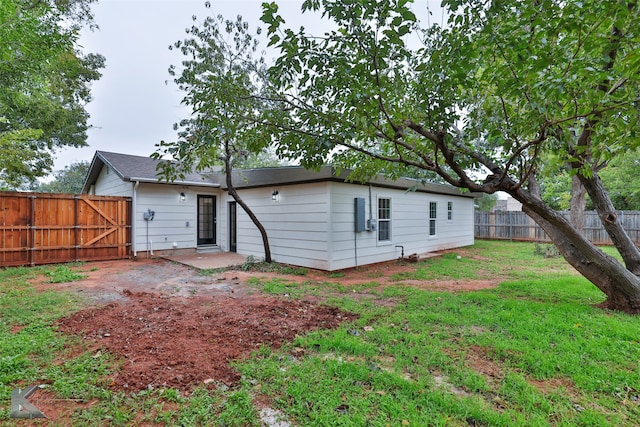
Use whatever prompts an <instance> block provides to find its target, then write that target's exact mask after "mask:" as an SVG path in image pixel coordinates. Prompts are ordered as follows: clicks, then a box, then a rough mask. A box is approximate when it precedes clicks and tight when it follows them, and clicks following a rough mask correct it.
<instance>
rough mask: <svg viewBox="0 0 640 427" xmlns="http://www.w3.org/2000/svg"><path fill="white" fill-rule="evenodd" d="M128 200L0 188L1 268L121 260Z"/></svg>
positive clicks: (127, 243)
mask: <svg viewBox="0 0 640 427" xmlns="http://www.w3.org/2000/svg"><path fill="white" fill-rule="evenodd" d="M130 247H131V198H130V197H110V196H89V195H74V194H50V193H18V192H0V266H2V267H7V266H17V265H38V264H52V263H60V262H69V261H97V260H108V259H121V258H127V257H128V256H129V250H130Z"/></svg>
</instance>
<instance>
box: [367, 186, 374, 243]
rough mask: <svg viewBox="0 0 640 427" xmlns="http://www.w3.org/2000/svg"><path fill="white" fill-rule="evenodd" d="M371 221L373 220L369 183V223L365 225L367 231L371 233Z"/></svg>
mask: <svg viewBox="0 0 640 427" xmlns="http://www.w3.org/2000/svg"><path fill="white" fill-rule="evenodd" d="M372 219H373V199H372V198H371V183H369V223H368V224H367V225H368V227H369V231H373V230H372V229H371V220H372Z"/></svg>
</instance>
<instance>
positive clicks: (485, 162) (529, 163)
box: [262, 0, 640, 313]
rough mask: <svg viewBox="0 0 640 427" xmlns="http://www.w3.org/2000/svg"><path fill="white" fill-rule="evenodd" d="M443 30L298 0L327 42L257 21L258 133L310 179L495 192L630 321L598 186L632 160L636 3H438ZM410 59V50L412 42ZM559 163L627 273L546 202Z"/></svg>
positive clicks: (351, 6)
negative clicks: (417, 178)
mask: <svg viewBox="0 0 640 427" xmlns="http://www.w3.org/2000/svg"><path fill="white" fill-rule="evenodd" d="M442 4H443V7H446V8H447V9H448V16H449V20H448V25H447V26H446V27H440V26H437V25H434V26H432V27H430V28H427V29H420V28H419V23H418V20H417V18H416V16H415V14H414V13H413V11H412V9H411V2H410V1H408V0H392V1H389V0H371V1H367V2H362V1H358V0H345V1H342V0H341V1H338V0H305V1H304V2H303V3H302V10H303V12H306V11H321V12H322V16H323V17H325V18H326V19H329V20H331V21H333V24H334V25H333V26H332V27H331V28H333V29H331V30H330V31H327V32H326V33H325V34H324V35H322V36H317V35H315V36H314V35H311V34H308V33H307V32H306V30H305V29H304V28H300V29H299V30H297V31H294V30H291V29H287V28H284V20H283V19H282V17H281V16H280V15H279V14H278V8H277V5H276V4H275V3H270V4H264V5H263V18H262V19H263V21H264V22H265V23H266V24H267V25H268V27H269V35H270V44H271V45H272V46H275V47H276V48H277V49H278V50H279V57H278V59H277V60H276V62H275V65H274V66H273V67H271V69H270V72H271V79H272V84H273V87H272V88H271V93H270V95H269V97H268V99H269V103H270V104H269V106H270V107H271V108H269V109H267V110H265V111H264V115H263V117H262V121H263V124H264V125H265V126H269V131H270V132H272V133H273V134H274V137H275V138H276V139H277V140H278V141H279V144H280V145H279V151H280V152H281V153H286V154H287V155H288V156H290V157H291V158H300V159H301V162H302V164H303V165H305V166H310V167H313V166H317V165H319V164H321V163H322V162H325V161H327V160H328V159H331V161H332V162H334V163H336V164H338V165H341V166H344V167H347V168H353V169H354V176H356V177H365V178H366V177H368V176H372V175H374V174H376V173H378V172H379V171H381V170H384V171H385V172H386V173H387V174H388V175H390V176H392V177H395V176H401V175H402V174H403V172H404V171H405V170H406V169H407V168H417V169H422V170H427V171H434V172H436V173H437V174H438V175H439V176H440V177H442V178H443V179H444V180H445V181H446V182H448V183H449V184H451V185H453V186H456V187H459V188H463V189H468V190H471V191H474V192H483V193H488V194H493V193H495V192H496V191H504V192H506V193H508V194H510V195H511V196H512V197H514V198H515V199H516V200H518V201H520V202H521V203H522V205H523V210H524V211H525V212H526V213H527V214H528V215H529V216H531V217H532V218H533V219H534V220H535V221H536V222H537V223H538V224H540V226H541V227H542V228H543V229H544V230H545V232H546V233H547V235H549V237H550V238H551V239H552V240H553V242H554V243H555V245H556V246H557V248H558V250H559V251H560V252H561V253H562V255H563V256H564V258H565V259H566V260H567V261H568V262H569V263H570V264H571V265H572V266H573V267H575V268H576V270H578V271H579V272H580V273H581V274H582V275H583V276H585V277H586V278H587V279H589V280H590V281H591V282H592V283H593V284H595V285H596V286H597V287H598V288H599V289H600V290H602V292H604V293H605V294H606V296H607V300H606V304H605V306H606V307H610V308H614V309H619V310H624V311H626V312H629V313H640V251H639V250H638V248H637V247H636V245H635V244H634V243H633V241H632V240H631V239H630V238H629V236H628V235H627V234H626V232H625V231H624V229H623V228H622V226H621V224H620V222H619V221H618V218H617V216H616V213H615V209H614V206H613V204H612V202H611V199H610V198H609V196H608V195H607V192H606V190H605V187H604V186H603V182H602V179H601V178H600V173H601V172H599V171H604V170H605V169H606V167H607V165H608V164H609V162H610V161H611V160H612V159H614V158H616V157H617V156H618V155H619V154H621V153H624V152H626V151H629V150H631V149H635V148H636V147H638V146H639V145H640V139H639V138H638V128H639V120H640V115H639V114H638V111H639V110H638V106H639V102H640V99H639V93H640V38H638V34H640V20H639V19H638V16H640V13H639V11H638V4H637V2H636V1H634V0H630V1H624V2H623V1H618V0H581V1H577V0H536V1H529V0H504V1H489V0H444V1H443V2H442ZM414 36H417V37H419V38H420V42H421V43H419V44H416V46H411V45H410V44H409V38H410V37H414ZM545 153H555V154H556V155H558V156H559V157H560V160H561V161H562V162H563V163H567V164H569V165H570V166H571V171H572V173H573V174H575V175H576V176H577V177H578V179H579V181H580V183H581V184H582V185H583V186H584V188H585V189H586V191H587V193H588V195H589V197H590V199H591V201H592V202H593V205H594V208H595V209H596V211H597V212H598V214H599V216H600V219H601V221H602V223H603V224H604V227H605V229H606V231H607V233H608V234H609V236H610V237H611V239H612V241H613V243H614V245H615V247H616V249H617V250H618V252H619V253H620V255H621V257H622V260H623V263H620V262H618V261H617V260H616V259H614V258H613V257H611V256H609V255H607V254H605V253H604V252H602V251H601V250H600V249H599V248H597V247H596V246H594V245H593V244H592V243H591V242H589V241H588V240H587V239H585V238H584V237H583V235H582V234H581V233H580V232H579V231H578V230H577V229H576V228H575V227H573V226H572V224H571V223H570V221H568V220H567V219H565V218H564V217H563V216H562V215H561V214H560V213H559V212H557V211H556V210H554V209H553V208H552V207H550V206H549V205H548V204H546V203H545V202H544V201H543V200H542V197H541V192H540V186H539V178H540V176H541V173H542V172H543V169H544V168H543V167H542V166H543V165H542V164H541V159H542V158H543V155H544V154H545Z"/></svg>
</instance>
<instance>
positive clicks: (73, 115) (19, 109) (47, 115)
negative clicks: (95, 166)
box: [0, 0, 104, 188]
mask: <svg viewBox="0 0 640 427" xmlns="http://www.w3.org/2000/svg"><path fill="white" fill-rule="evenodd" d="M92 1H93V0H80V1H74V2H54V1H42V2H37V3H35V4H32V3H33V2H28V1H24V0H3V1H2V3H1V4H0V22H2V25H0V40H2V43H0V87H1V88H2V90H1V91H0V119H2V120H1V121H0V143H1V144H2V146H3V147H2V148H3V150H2V151H0V164H1V165H2V166H0V180H2V181H3V184H4V185H8V186H10V187H12V188H16V187H18V186H20V185H21V184H22V183H23V181H24V180H27V181H32V180H34V179H35V178H37V177H40V176H43V175H45V174H46V173H47V172H48V171H49V170H50V169H51V166H52V159H51V155H52V152H53V150H54V149H55V148H56V147H63V146H74V147H78V146H82V145H85V144H86V131H87V127H88V125H87V119H88V114H87V112H86V111H85V109H84V106H85V105H86V103H87V102H89V101H90V100H91V94H90V90H89V85H90V83H91V81H93V80H97V79H98V78H100V73H99V71H98V70H99V69H100V68H102V67H103V66H104V58H103V57H102V56H100V55H93V54H89V55H82V53H81V52H80V50H79V47H78V45H77V38H78V30H79V28H80V27H81V26H83V25H89V26H91V25H92V16H91V13H90V3H92ZM21 159H26V160H25V162H24V163H22V160H21Z"/></svg>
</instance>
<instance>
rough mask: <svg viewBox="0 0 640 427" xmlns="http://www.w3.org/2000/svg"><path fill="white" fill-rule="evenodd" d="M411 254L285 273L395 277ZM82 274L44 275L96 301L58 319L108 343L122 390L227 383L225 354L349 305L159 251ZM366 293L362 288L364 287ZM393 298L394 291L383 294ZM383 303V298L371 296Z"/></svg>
mask: <svg viewBox="0 0 640 427" xmlns="http://www.w3.org/2000/svg"><path fill="white" fill-rule="evenodd" d="M414 268H415V264H411V263H399V262H397V261H391V262H386V263H380V264H375V265H372V266H366V267H363V268H354V269H349V270H344V271H342V272H340V273H339V274H335V273H334V274H331V273H327V272H322V271H315V270H308V271H307V273H306V274H305V275H304V276H295V275H287V276H286V280H290V281H295V282H300V283H301V282H306V281H317V282H319V283H322V282H334V283H340V284H341V285H343V286H345V287H349V286H355V285H358V284H364V283H371V282H375V283H376V286H377V287H379V288H383V287H385V286H389V285H396V284H397V282H395V281H393V280H391V277H392V276H393V275H394V274H397V273H401V272H405V271H411V270H412V269H414ZM74 270H77V271H79V272H82V273H84V274H86V275H87V277H86V279H83V280H81V281H77V282H72V283H63V284H48V283H44V281H43V280H36V281H35V283H34V284H35V286H36V287H37V288H39V289H41V290H44V289H59V290H67V291H70V292H75V293H78V294H79V295H83V296H84V297H86V298H87V299H88V300H89V301H92V302H93V304H94V305H95V306H94V307H91V308H87V309H85V310H82V311H80V312H78V313H75V314H74V315H72V316H70V317H68V318H65V319H61V320H60V321H59V324H58V326H59V329H60V330H61V331H62V332H65V333H69V334H76V335H80V336H81V337H82V338H83V339H84V340H86V341H87V342H88V343H89V346H90V348H92V350H93V351H94V352H98V351H108V352H109V353H111V354H113V355H115V356H117V357H118V358H120V359H121V360H122V361H123V362H122V366H121V367H120V368H119V370H118V371H117V372H116V373H114V374H113V376H112V377H111V378H110V381H111V386H112V388H114V389H118V390H129V391H134V390H142V389H149V388H160V387H175V388H178V389H181V390H185V391H187V390H189V389H191V388H193V387H194V386H197V385H202V384H209V385H210V386H211V387H214V386H216V385H220V384H226V385H233V384H234V383H235V382H236V381H237V380H238V379H239V378H238V373H237V372H236V371H235V370H234V369H233V368H232V366H231V364H230V362H231V361H233V360H238V359H241V358H243V357H247V356H248V355H249V354H250V353H251V352H252V351H254V350H256V349H258V348H259V347H260V346H262V345H268V346H271V347H279V346H280V345H282V344H283V343H285V342H288V341H291V340H292V339H293V338H294V337H295V336H296V335H299V334H303V333H305V332H307V331H309V330H314V329H320V328H323V329H324V328H335V327H337V326H338V325H339V324H340V323H342V322H345V321H349V320H352V319H353V318H354V316H353V315H351V314H348V313H343V312H341V311H339V310H337V309H336V308H333V307H328V306H325V305H322V301H321V299H320V298H315V299H312V298H308V299H307V300H302V301H299V300H292V299H289V298H276V297H272V296H265V295H263V294H262V293H260V292H259V291H258V290H256V289H255V288H253V287H250V286H248V285H247V284H246V281H247V280H248V278H250V277H255V276H265V277H266V278H267V279H268V278H269V277H271V276H273V277H275V276H282V275H281V274H280V275H279V274H277V273H262V272H245V271H233V270H230V271H224V272H220V273H217V274H212V275H203V274H201V272H200V271H198V270H197V269H194V268H191V267H188V266H184V265H181V264H177V263H174V262H169V261H165V260H157V259H147V260H138V261H129V260H120V261H107V262H96V263H87V264H84V265H82V266H80V267H77V268H74ZM413 282H414V281H411V283H405V282H403V283H405V284H408V285H410V286H416V287H419V288H423V289H437V290H455V291H461V290H477V289H483V288H486V287H492V286H496V285H497V283H494V282H489V281H430V282H422V281H415V283H413ZM365 293H366V292H365ZM388 302H389V303H390V304H392V303H393V301H388ZM376 303H380V304H384V303H385V301H376Z"/></svg>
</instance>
